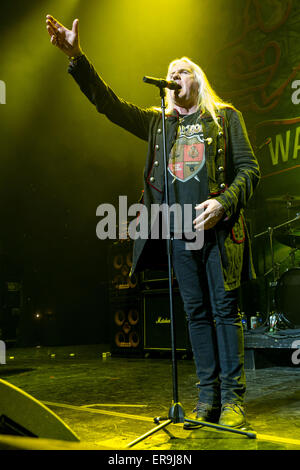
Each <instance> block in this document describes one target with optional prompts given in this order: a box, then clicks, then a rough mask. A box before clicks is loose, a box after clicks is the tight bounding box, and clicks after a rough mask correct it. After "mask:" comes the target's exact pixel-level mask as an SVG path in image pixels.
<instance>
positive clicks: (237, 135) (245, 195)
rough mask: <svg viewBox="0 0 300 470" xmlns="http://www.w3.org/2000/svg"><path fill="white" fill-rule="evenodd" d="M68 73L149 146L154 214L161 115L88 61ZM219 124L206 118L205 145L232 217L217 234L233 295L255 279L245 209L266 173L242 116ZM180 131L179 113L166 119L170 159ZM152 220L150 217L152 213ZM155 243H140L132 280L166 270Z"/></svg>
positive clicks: (214, 189)
mask: <svg viewBox="0 0 300 470" xmlns="http://www.w3.org/2000/svg"><path fill="white" fill-rule="evenodd" d="M68 71H69V73H70V74H71V75H72V76H73V77H74V79H75V80H76V82H77V83H78V85H79V86H80V89H81V90H82V91H83V93H84V94H85V95H86V96H87V98H88V99H89V100H90V101H91V102H92V103H93V104H94V105H95V106H96V108H97V110H98V111H99V113H101V114H104V115H106V117H107V118H108V119H109V120H110V121H112V122H113V123H115V124H117V125H119V126H121V127H122V128H124V129H126V130H127V131H129V132H131V133H132V134H134V135H136V136H137V137H139V138H141V139H143V140H145V141H148V153H147V159H146V164H145V170H144V190H143V197H142V199H141V201H142V202H143V204H145V205H146V207H147V208H148V209H150V207H151V204H161V203H162V201H163V195H164V164H163V145H162V125H161V124H162V122H161V113H160V111H158V110H155V109H153V108H149V109H142V108H140V107H138V106H135V105H133V104H131V103H128V102H126V101H124V100H123V99H121V98H119V97H118V96H117V95H116V94H115V93H114V92H113V91H112V89H111V88H110V87H109V86H108V85H107V84H106V83H105V82H104V81H103V80H102V79H101V78H100V77H99V76H98V74H97V73H96V71H95V69H94V67H93V66H92V64H91V63H90V62H89V61H88V59H87V58H86V56H84V55H83V56H82V57H81V58H80V59H79V60H77V61H75V62H71V63H70V66H69V69H68ZM217 118H218V122H219V126H217V125H216V123H215V122H214V120H213V119H212V117H211V116H210V115H209V114H206V115H204V116H203V115H202V116H201V117H200V119H201V124H202V128H203V133H204V140H205V155H206V167H207V175H208V187H209V197H213V198H216V199H217V200H218V201H219V202H220V203H221V204H222V205H223V207H224V208H225V211H226V217H224V219H223V220H221V221H220V222H219V223H218V224H217V225H216V226H215V228H214V230H215V233H216V238H217V242H218V245H219V251H220V260H221V264H222V268H223V278H224V286H225V289H226V290H231V289H234V288H237V287H239V285H240V282H241V280H248V279H253V278H255V272H254V267H253V263H252V256H251V245H250V240H249V236H248V233H247V228H246V225H245V222H244V217H243V209H244V207H245V206H246V204H247V201H248V200H249V198H250V197H251V196H252V194H253V191H254V189H255V187H256V185H257V183H258V181H259V177H260V173H259V166H258V162H257V160H256V158H255V155H254V153H253V150H252V147H251V144H250V142H249V139H248V135H247V131H246V127H245V123H244V120H243V117H242V115H241V113H240V112H239V111H237V110H235V109H233V108H224V109H222V110H220V111H219V113H218V115H217ZM178 125H179V116H178V114H177V112H176V111H174V112H173V113H172V115H169V116H167V118H166V131H167V154H169V152H170V150H171V148H172V145H173V143H174V141H175V139H176V135H177V128H178ZM148 214H149V216H150V210H148ZM150 225H151V224H150V221H149V225H148V226H149V227H150ZM155 242H157V241H156V240H154V241H153V240H150V239H149V238H148V239H147V240H146V239H140V238H139V239H137V240H136V241H135V242H134V249H133V266H132V270H131V273H132V274H133V273H134V272H137V271H141V270H143V269H145V268H149V267H152V268H155V267H157V266H161V257H160V255H159V256H158V257H156V256H155V254H156V253H157V252H158V250H157V247H156V246H155V247H154V249H149V248H150V245H151V244H152V245H155ZM149 254H150V256H147V255H149Z"/></svg>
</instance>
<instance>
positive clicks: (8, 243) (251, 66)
mask: <svg viewBox="0 0 300 470" xmlns="http://www.w3.org/2000/svg"><path fill="white" fill-rule="evenodd" d="M47 13H50V14H52V15H53V16H55V17H56V18H58V19H59V20H60V21H61V22H62V23H64V24H65V25H66V26H68V27H71V24H72V21H73V19H74V18H79V19H80V36H81V44H82V48H83V50H84V51H85V53H86V54H87V56H88V57H89V59H90V60H91V61H92V63H93V64H94V66H95V67H96V69H97V70H98V72H99V74H101V75H102V76H103V78H104V79H105V80H106V81H107V82H108V83H109V84H110V86H111V87H112V88H113V89H114V91H115V92H116V93H117V94H118V95H119V96H121V97H123V98H124V99H127V100H129V101H132V102H134V103H135V104H138V105H140V106H148V105H159V96H158V93H157V91H156V89H154V88H153V87H150V86H148V85H145V84H144V83H143V82H142V77H143V76H144V75H153V76H164V75H165V74H166V70H167V65H168V63H169V62H170V61H171V60H173V59H174V58H177V57H181V56H188V57H190V58H191V59H192V60H194V61H195V62H196V63H198V64H199V65H200V66H201V67H202V68H203V69H204V71H205V72H206V74H207V76H208V78H209V80H210V82H211V84H212V86H213V87H214V88H215V90H216V91H217V93H218V94H219V95H221V96H222V97H223V98H225V99H226V100H230V101H231V102H232V103H233V104H234V105H235V106H236V107H238V108H239V109H240V110H241V111H242V112H243V115H244V118H245V121H246V124H247V128H248V130H249V135H250V138H251V142H252V145H253V146H254V148H255V150H256V154H257V157H258V159H259V162H260V164H261V168H262V175H263V178H262V181H261V184H260V186H259V189H258V190H257V192H256V195H255V197H254V198H253V200H252V201H251V203H250V204H249V208H248V211H247V219H248V223H249V228H250V231H251V234H252V237H253V247H254V254H255V264H256V268H257V272H258V281H257V282H256V283H255V284H254V285H251V286H248V287H247V289H246V293H245V294H243V296H244V297H243V298H244V301H243V302H244V303H247V302H248V301H247V299H248V298H249V294H248V292H249V291H250V292H251V293H252V292H255V295H254V297H253V295H252V294H250V298H251V308H252V309H253V310H257V309H258V310H264V309H265V308H266V307H265V304H264V299H265V294H264V289H265V282H266V279H265V276H264V273H265V272H266V271H267V270H268V269H269V268H270V256H269V253H268V245H267V240H266V238H265V237H262V238H259V239H255V238H254V235H255V234H258V233H259V232H261V231H263V230H265V229H266V228H267V227H268V226H274V225H276V224H279V223H281V222H284V221H286V220H288V218H287V217H293V216H294V215H295V214H296V212H297V210H298V212H299V210H300V209H297V207H296V203H295V201H293V205H292V208H291V209H290V211H289V213H287V210H286V206H285V203H284V202H282V201H281V199H280V198H282V196H284V195H286V194H287V193H288V194H290V195H292V196H294V197H296V198H297V197H299V194H300V192H299V157H298V154H297V153H296V154H293V156H294V158H292V156H291V155H289V158H287V159H286V160H285V161H283V160H282V158H281V154H280V155H279V161H278V164H277V165H275V166H274V165H273V166H272V165H270V149H269V147H268V146H264V147H263V148H262V149H260V150H259V146H260V145H261V144H262V143H263V142H264V140H265V139H266V138H267V137H271V138H272V143H273V145H274V148H275V138H276V135H277V134H278V133H282V135H283V143H284V144H285V143H286V140H285V139H286V137H285V135H286V134H285V132H286V129H287V128H288V129H290V128H291V129H293V130H292V134H291V142H292V139H293V138H295V136H294V134H295V129H296V127H297V122H298V121H297V119H298V116H299V115H300V113H299V106H300V105H298V106H297V105H296V104H294V103H293V102H292V100H291V96H292V93H293V91H294V90H292V82H293V81H294V80H297V79H300V73H299V64H300V46H299V44H300V41H299V39H300V37H299V36H300V5H299V2H297V1H292V0H290V1H287V0H282V1H281V0H265V1H258V0H245V1H237V0H214V1H213V2H212V1H209V0H202V1H199V0H194V1H188V2H181V1H177V0H173V1H172V2H161V1H158V0H155V1H152V2H147V1H144V0H139V1H138V0H132V1H126V0H110V1H96V0H90V1H89V2H82V1H78V0H67V1H58V0H56V1H50V0H44V1H41V0H39V1H34V0H32V1H30V2H24V1H23V2H22V1H12V2H10V3H9V4H8V2H5V3H4V2H2V4H1V7H0V45H1V56H0V57H1V58H0V80H3V81H4V82H5V83H6V104H1V105H0V119H1V128H0V129H1V130H0V142H1V158H0V179H1V184H0V220H1V232H0V261H1V263H0V277H1V285H2V286H4V285H5V283H6V282H7V281H17V282H18V281H20V282H22V286H23V309H22V312H21V314H20V315H19V317H18V314H17V313H16V318H15V320H14V321H15V323H17V324H18V341H19V344H24V345H29V344H33V343H35V341H36V336H35V329H36V328H37V326H36V325H37V321H39V320H37V319H36V318H35V317H34V315H36V312H40V314H41V315H42V317H43V319H44V320H45V319H46V320H47V322H48V323H46V326H45V329H44V330H45V331H47V334H49V335H50V336H51V334H52V337H55V342H56V343H57V344H73V343H78V344H80V343H86V344H87V343H100V342H105V341H107V338H108V335H109V324H110V321H109V296H108V288H109V285H110V281H109V264H110V260H109V247H110V245H111V242H110V241H109V240H105V241H100V240H98V239H97V237H96V225H97V222H98V219H97V217H96V209H97V207H98V206H99V205H100V204H102V203H111V204H114V205H115V206H117V202H118V197H119V195H127V197H128V205H130V204H133V203H135V202H136V201H137V200H138V198H139V195H140V191H141V189H142V173H143V166H144V160H145V155H146V143H144V142H142V141H140V140H138V139H137V138H135V137H134V136H131V135H130V134H128V133H126V132H125V131H124V130H122V129H119V128H117V127H116V126H114V125H113V124H112V123H110V122H109V121H108V120H107V119H106V118H105V117H103V116H101V115H97V113H96V111H95V109H93V107H92V105H91V104H90V103H89V102H88V100H87V99H86V98H85V97H84V96H83V95H82V94H81V93H80V91H79V89H78V87H77V85H76V84H75V82H74V81H73V79H72V78H71V77H70V76H69V75H68V73H67V65H68V60H67V57H66V56H64V55H63V54H62V53H61V52H60V51H58V50H57V49H56V48H55V47H53V46H52V45H51V44H50V41H49V37H48V34H47V31H46V28H45V16H46V14H47ZM291 119H293V120H294V121H293V123H291V124H289V123H287V122H283V121H282V120H291ZM299 119H300V118H299ZM299 119H298V120H299ZM274 120H275V121H280V123H279V124H278V123H277V124H276V125H274V123H273V121H274ZM269 121H270V122H269ZM281 121H282V122H281ZM266 122H268V124H265V123H266ZM289 126H290V127H289ZM293 132H294V134H293ZM291 152H292V144H291V151H290V153H291ZM279 153H280V152H279ZM283 170H284V171H283ZM274 197H275V198H276V197H277V199H278V198H279V201H277V202H275V203H274V201H273V202H270V199H272V198H273V199H274ZM274 204H275V205H274ZM289 251H290V249H289V248H288V247H286V246H284V245H282V244H276V256H277V260H279V262H281V261H282V260H284V259H286V257H287V256H288V255H289ZM283 267H284V268H286V267H289V266H288V264H284V265H282V268H280V269H283ZM2 290H3V289H2ZM2 297H3V298H4V297H5V292H2ZM2 303H3V301H2ZM4 310H5V309H4ZM4 310H3V311H2V317H4V316H5V315H6V314H7V312H6V313H5V311H4ZM3 312H4V313H3ZM250 313H251V312H250ZM44 320H43V321H44ZM46 320H45V321H46ZM51 329H52V330H51ZM51 331H52V333H51ZM53 332H54V333H53ZM9 334H10V333H7V335H8V336H9ZM45 334H46V333H45ZM4 336H5V335H4ZM4 339H7V338H4ZM40 341H43V339H40ZM45 341H46V342H47V340H45Z"/></svg>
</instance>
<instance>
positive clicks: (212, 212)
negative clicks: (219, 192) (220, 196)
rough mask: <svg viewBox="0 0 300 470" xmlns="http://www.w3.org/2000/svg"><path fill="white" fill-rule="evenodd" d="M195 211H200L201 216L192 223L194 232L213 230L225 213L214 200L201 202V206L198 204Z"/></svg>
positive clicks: (220, 205)
mask: <svg viewBox="0 0 300 470" xmlns="http://www.w3.org/2000/svg"><path fill="white" fill-rule="evenodd" d="M197 210H201V214H200V215H198V216H197V217H196V218H195V220H194V221H193V224H194V228H195V229H196V230H203V229H204V230H208V229H210V228H213V227H214V226H215V225H216V224H217V223H218V222H219V220H221V219H222V217H223V216H224V213H225V209H224V207H223V206H222V204H221V203H220V202H219V201H217V200H216V199H208V200H207V201H204V202H202V204H198V206H196V211H197Z"/></svg>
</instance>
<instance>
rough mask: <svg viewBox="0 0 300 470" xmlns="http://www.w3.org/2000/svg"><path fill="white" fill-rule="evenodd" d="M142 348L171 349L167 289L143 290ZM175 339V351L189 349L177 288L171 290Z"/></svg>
mask: <svg viewBox="0 0 300 470" xmlns="http://www.w3.org/2000/svg"><path fill="white" fill-rule="evenodd" d="M143 308H144V350H145V351H147V350H160V351H164V350H171V349H172V344H171V321H170V301H169V290H168V289H161V290H152V291H144V292H143ZM173 310H174V318H175V337H176V338H175V339H176V350H177V351H190V349H191V347H190V343H189V335H188V327H187V321H186V315H185V312H184V309H183V303H182V300H181V297H180V294H179V291H178V289H174V290H173Z"/></svg>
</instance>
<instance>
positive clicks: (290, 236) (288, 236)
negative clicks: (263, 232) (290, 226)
mask: <svg viewBox="0 0 300 470" xmlns="http://www.w3.org/2000/svg"><path fill="white" fill-rule="evenodd" d="M275 238H276V240H277V241H278V242H279V243H282V244H283V245H287V246H289V247H291V248H298V249H299V248H300V230H297V231H291V232H289V233H277V234H275Z"/></svg>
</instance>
